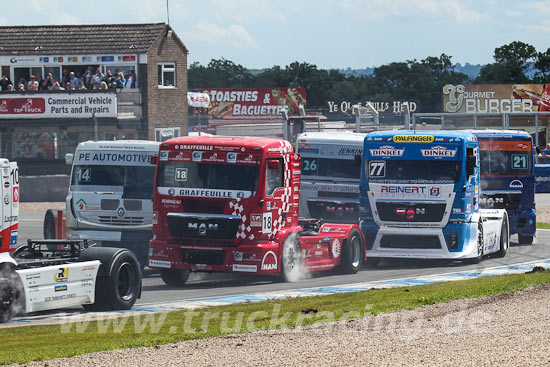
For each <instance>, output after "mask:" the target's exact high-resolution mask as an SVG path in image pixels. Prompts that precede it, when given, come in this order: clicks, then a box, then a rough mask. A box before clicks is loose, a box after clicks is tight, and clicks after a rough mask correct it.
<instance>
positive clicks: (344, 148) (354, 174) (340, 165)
mask: <svg viewBox="0 0 550 367" xmlns="http://www.w3.org/2000/svg"><path fill="white" fill-rule="evenodd" d="M366 135H367V134H362V133H353V132H349V131H346V132H339V133H338V134H335V133H334V132H306V133H303V134H300V135H299V136H298V138H297V140H296V148H297V151H298V153H300V156H301V158H302V177H301V182H302V183H301V186H300V191H301V193H300V217H305V218H317V219H322V220H327V221H330V222H341V223H358V222H359V182H360V178H361V154H362V152H363V141H364V139H365V136H366Z"/></svg>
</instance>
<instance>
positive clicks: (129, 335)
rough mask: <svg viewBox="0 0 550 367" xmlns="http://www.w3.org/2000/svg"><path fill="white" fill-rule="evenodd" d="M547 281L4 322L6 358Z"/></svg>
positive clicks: (364, 310) (358, 311)
mask: <svg viewBox="0 0 550 367" xmlns="http://www.w3.org/2000/svg"><path fill="white" fill-rule="evenodd" d="M545 283H550V271H540V272H532V273H527V274H517V275H503V276H494V277H481V278H477V279H472V280H464V281H456V282H448V283H436V284H429V285H420V286H414V287H403V288H390V289H379V290H369V291H364V292H358V293H347V294H338V295H329V296H318V297H306V298H293V299H286V300H276V301H275V300H274V301H267V302H260V303H245V304H237V305H231V306H220V307H209V308H204V309H199V310H194V311H173V312H169V313H168V312H166V313H157V314H149V315H139V316H130V317H123V318H118V319H107V320H100V319H98V321H92V322H90V321H82V322H80V323H71V324H63V325H48V326H28V327H17V328H8V329H0V340H2V348H0V364H8V363H25V362H29V361H33V360H44V359H51V358H56V357H68V356H73V355H78V354H83V353H91V352H97V351H103V350H111V349H122V348H132V347H139V346H153V345H159V344H167V343H174V342H180V341H184V340H189V339H199V338H206V337H213V336H221V335H227V334H236V333H244V332H249V331H255V330H264V329H280V328H288V327H296V326H304V325H310V324H314V323H321V322H327V321H337V320H342V319H345V318H350V317H360V316H363V315H367V314H375V315H376V314H380V313H386V312H395V311H399V310H403V309H413V308H416V307H420V306H424V305H431V304H436V303H442V302H448V301H452V300H455V299H463V298H474V297H481V296H486V295H493V294H497V293H504V292H514V291H518V290H521V289H525V288H527V287H530V286H537V285H540V284H545Z"/></svg>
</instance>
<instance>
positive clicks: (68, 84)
mask: <svg viewBox="0 0 550 367" xmlns="http://www.w3.org/2000/svg"><path fill="white" fill-rule="evenodd" d="M71 89H74V88H73V86H72V85H71V82H67V83H65V90H71Z"/></svg>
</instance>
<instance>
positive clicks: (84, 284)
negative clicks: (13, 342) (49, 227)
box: [0, 159, 141, 323]
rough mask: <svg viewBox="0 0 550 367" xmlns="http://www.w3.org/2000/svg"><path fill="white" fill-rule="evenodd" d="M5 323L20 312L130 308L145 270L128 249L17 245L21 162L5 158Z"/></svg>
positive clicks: (1, 298) (1, 280)
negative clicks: (142, 269)
mask: <svg viewBox="0 0 550 367" xmlns="http://www.w3.org/2000/svg"><path fill="white" fill-rule="evenodd" d="M0 172H1V174H2V178H1V179H2V185H1V186H0V191H1V194H2V198H3V204H2V206H1V209H2V213H0V215H1V217H2V218H3V221H2V225H1V239H0V323H2V322H8V321H9V320H10V319H11V318H12V317H13V316H15V315H16V314H18V313H19V314H22V313H29V312H36V311H44V310H52V309H58V308H69V307H75V306H80V305H82V306H84V308H86V309H88V310H104V309H130V308H131V307H132V306H133V305H134V303H135V302H136V300H137V298H139V297H140V295H141V270H140V268H139V265H138V261H137V259H136V257H135V255H134V254H133V253H132V252H130V251H129V250H127V249H121V248H107V247H93V246H88V244H87V241H85V240H84V241H80V240H78V241H74V240H29V241H28V243H27V244H25V245H23V246H20V247H17V236H18V231H19V229H18V226H19V224H18V216H19V176H18V169H17V164H16V163H15V162H9V161H8V160H7V159H0Z"/></svg>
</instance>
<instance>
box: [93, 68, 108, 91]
mask: <svg viewBox="0 0 550 367" xmlns="http://www.w3.org/2000/svg"><path fill="white" fill-rule="evenodd" d="M104 77H105V76H104V75H103V72H102V71H101V68H97V70H96V72H95V75H94V76H93V77H92V86H93V88H94V89H100V87H101V82H102V81H103V78H104Z"/></svg>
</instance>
